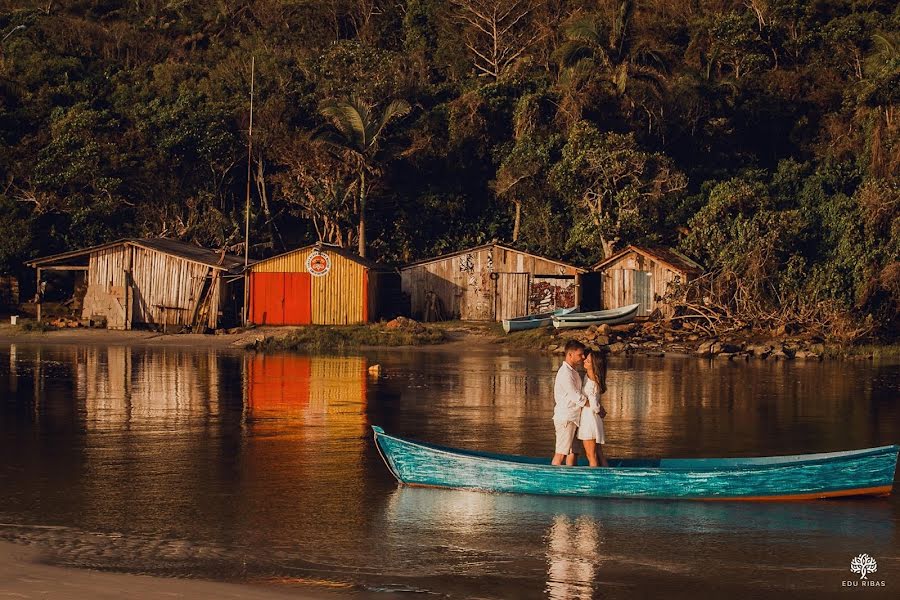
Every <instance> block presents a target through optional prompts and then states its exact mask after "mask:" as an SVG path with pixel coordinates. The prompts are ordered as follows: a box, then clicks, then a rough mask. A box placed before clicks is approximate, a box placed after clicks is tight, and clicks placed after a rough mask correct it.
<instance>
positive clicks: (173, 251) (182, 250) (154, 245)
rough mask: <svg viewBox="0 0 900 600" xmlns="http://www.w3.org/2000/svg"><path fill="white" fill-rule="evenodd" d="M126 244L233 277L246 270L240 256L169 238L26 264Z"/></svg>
mask: <svg viewBox="0 0 900 600" xmlns="http://www.w3.org/2000/svg"><path fill="white" fill-rule="evenodd" d="M125 244H130V245H132V246H138V247H141V248H146V249H148V250H155V251H157V252H162V253H163V254H169V255H171V256H177V257H179V258H183V259H185V260H190V261H193V262H196V263H200V264H203V265H207V266H209V267H213V268H215V269H221V270H223V271H225V272H227V273H229V274H232V275H236V274H238V273H240V272H241V271H242V270H243V268H244V259H243V258H242V257H240V256H237V255H234V254H228V253H226V252H223V251H219V250H210V249H209V248H203V247H202V246H197V245H194V244H189V243H187V242H182V241H180V240H170V239H167V238H124V239H121V240H116V241H115V242H109V243H107V244H100V245H98V246H91V247H90V248H83V249H81V250H72V251H69V252H61V253H59V254H52V255H50V256H44V257H41V258H36V259H34V260H32V261H29V262H27V263H26V264H27V265H28V266H30V267H42V266H46V265H52V264H53V263H59V262H63V261H66V260H69V259H72V258H77V257H79V256H82V255H85V254H90V253H91V252H96V251H98V250H103V249H106V248H112V247H114V246H120V245H125ZM251 262H252V261H251Z"/></svg>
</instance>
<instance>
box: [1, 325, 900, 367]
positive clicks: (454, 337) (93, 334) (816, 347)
mask: <svg viewBox="0 0 900 600" xmlns="http://www.w3.org/2000/svg"><path fill="white" fill-rule="evenodd" d="M427 326H428V328H429V329H431V330H434V331H438V332H441V333H442V335H443V336H444V339H443V340H441V341H437V342H429V343H412V344H399V345H393V344H366V343H361V344H358V345H353V344H351V345H347V346H343V347H340V348H335V349H336V350H338V351H341V352H344V351H373V350H411V349H415V350H416V351H440V350H454V349H459V348H465V349H466V350H467V351H476V352H477V351H497V350H502V351H506V352H516V353H518V352H537V353H542V354H560V353H562V349H563V346H564V345H565V342H566V341H567V340H568V339H577V340H580V341H582V342H583V343H585V344H586V345H588V346H593V347H595V348H600V349H603V350H604V351H606V352H608V353H609V354H612V355H624V356H649V357H679V358H685V357H696V358H703V359H709V360H729V361H746V360H751V359H753V360H795V359H796V360H813V361H820V360H850V361H859V360H876V359H882V358H893V357H900V345H898V344H896V343H895V344H873V345H856V346H853V345H841V344H835V343H827V342H823V341H821V340H810V339H804V338H802V337H797V336H790V337H776V336H758V337H756V338H752V337H746V336H743V337H739V336H722V337H721V338H714V337H699V336H691V337H693V338H694V339H689V338H688V336H685V335H683V334H681V335H677V334H673V333H672V332H671V331H665V330H659V331H657V330H658V329H661V328H660V327H659V325H658V324H651V323H644V324H641V323H632V324H628V325H617V326H613V327H608V326H600V328H597V327H591V328H589V329H578V330H563V331H555V330H552V329H547V330H530V331H523V332H517V333H512V334H504V333H503V331H502V329H500V328H499V325H498V324H494V323H469V322H460V321H450V322H442V323H429V324H427ZM313 327H323V328H324V327H325V326H313ZM348 327H353V326H348ZM303 330H307V332H308V331H309V328H308V327H307V328H304V327H302V326H296V327H291V326H285V327H265V326H264V327H253V328H250V329H232V330H228V331H220V332H217V333H209V334H204V333H161V332H156V331H151V330H143V329H134V330H128V331H120V330H109V329H89V328H84V327H76V328H62V329H50V330H47V331H39V330H27V329H25V328H23V327H22V326H21V325H15V326H14V325H9V324H8V323H5V324H0V344H31V345H41V344H48V345H52V344H62V345H67V344H79V345H88V346H117V345H127V346H136V347H158V348H202V349H220V350H227V351H239V352H270V351H281V352H300V353H306V352H312V353H320V352H321V351H322V349H323V348H320V347H309V348H304V347H303V346H299V347H290V346H288V347H284V348H279V347H278V344H279V342H282V341H288V342H289V341H290V338H292V337H294V336H296V335H297V334H298V333H300V332H303ZM323 331H324V330H323ZM679 333H681V332H679ZM685 333H686V332H685Z"/></svg>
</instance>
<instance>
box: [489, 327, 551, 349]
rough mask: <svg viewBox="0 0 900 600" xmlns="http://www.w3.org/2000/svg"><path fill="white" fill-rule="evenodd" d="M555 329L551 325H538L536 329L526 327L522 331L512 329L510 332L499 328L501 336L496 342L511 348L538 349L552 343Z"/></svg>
mask: <svg viewBox="0 0 900 600" xmlns="http://www.w3.org/2000/svg"><path fill="white" fill-rule="evenodd" d="M555 333H556V330H555V329H553V327H538V328H537V329H526V330H524V331H513V332H512V333H504V332H503V329H502V328H501V329H500V335H502V336H503V337H501V338H500V339H499V340H498V342H499V343H501V344H504V345H507V346H509V347H511V348H521V349H523V350H540V349H542V348H544V347H545V346H547V345H549V344H552V343H554V342H553V340H554V337H553V336H554V334H555Z"/></svg>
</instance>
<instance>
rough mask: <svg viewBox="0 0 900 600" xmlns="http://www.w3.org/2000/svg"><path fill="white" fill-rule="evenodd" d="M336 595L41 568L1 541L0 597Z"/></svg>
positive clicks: (28, 553) (280, 599) (28, 551)
mask: <svg viewBox="0 0 900 600" xmlns="http://www.w3.org/2000/svg"><path fill="white" fill-rule="evenodd" d="M337 597H348V594H346V593H344V594H338V593H331V592H315V591H310V590H308V589H298V588H290V589H277V588H274V587H268V586H263V585H243V584H232V583H217V582H213V581H201V580H195V579H174V578H165V577H150V576H146V575H128V574H123V573H108V572H102V571H91V570H86V569H70V568H66V567H56V566H51V565H47V564H42V563H41V554H40V551H39V550H37V549H35V548H34V547H31V546H17V545H15V544H10V543H7V542H0V598H25V599H27V598H41V599H44V600H47V599H49V600H55V599H59V600H106V599H109V600H114V599H115V600H119V599H128V598H141V599H149V600H154V599H166V600H171V599H172V598H191V599H193V598H216V599H225V600H228V599H238V600H284V599H288V598H291V599H294V600H297V599H302V600H307V599H308V600H313V599H323V600H325V599H329V598H331V599H334V598H337ZM351 597H354V598H359V597H363V596H359V595H356V594H353V595H352V596H351Z"/></svg>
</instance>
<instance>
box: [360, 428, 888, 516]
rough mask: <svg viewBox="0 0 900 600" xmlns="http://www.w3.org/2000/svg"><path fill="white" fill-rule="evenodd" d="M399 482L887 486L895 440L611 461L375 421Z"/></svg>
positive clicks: (737, 495)
mask: <svg viewBox="0 0 900 600" xmlns="http://www.w3.org/2000/svg"><path fill="white" fill-rule="evenodd" d="M372 429H373V430H374V431H375V443H376V445H377V446H378V449H379V451H380V452H381V454H382V456H383V458H384V460H385V463H386V464H387V466H388V468H389V469H390V471H391V473H393V474H394V476H395V477H396V478H397V480H399V481H400V482H401V483H405V484H410V485H424V486H434V487H445V488H456V489H471V490H480V491H488V492H509V493H520V494H544V495H554V496H582V497H593V498H669V499H677V498H684V499H697V500H703V499H708V500H807V499H814V498H831V497H837V496H865V495H874V496H885V495H888V494H890V493H891V491H892V489H893V483H894V469H895V467H896V463H897V453H898V451H900V446H882V447H879V448H867V449H864V450H850V451H847V452H829V453H822V454H800V455H795V456H767V457H759V458H685V459H678V458H662V459H660V458H639V459H610V460H609V462H610V468H592V467H554V466H551V465H550V464H549V459H543V458H530V457H526V456H515V455H503V454H489V453H485V452H474V451H469V450H457V449H454V448H445V447H441V446H435V445H433V444H426V443H422V442H412V441H409V440H405V439H402V438H398V437H394V436H391V435H387V434H386V433H384V430H383V429H381V428H380V427H373V428H372Z"/></svg>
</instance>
